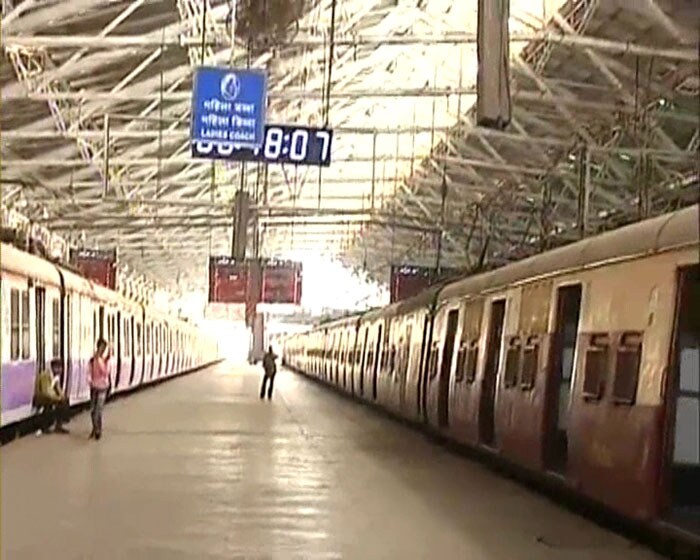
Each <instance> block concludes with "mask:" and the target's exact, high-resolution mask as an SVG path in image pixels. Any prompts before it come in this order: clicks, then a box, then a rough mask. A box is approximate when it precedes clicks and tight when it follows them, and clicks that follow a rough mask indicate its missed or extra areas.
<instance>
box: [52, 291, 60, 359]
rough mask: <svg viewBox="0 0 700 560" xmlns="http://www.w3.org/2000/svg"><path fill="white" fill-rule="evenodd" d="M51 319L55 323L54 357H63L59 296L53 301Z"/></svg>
mask: <svg viewBox="0 0 700 560" xmlns="http://www.w3.org/2000/svg"><path fill="white" fill-rule="evenodd" d="M51 320H52V324H53V337H52V339H53V357H54V358H60V357H61V306H60V305H59V301H58V298H53V301H52V302H51Z"/></svg>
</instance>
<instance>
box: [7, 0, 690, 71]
mask: <svg viewBox="0 0 700 560" xmlns="http://www.w3.org/2000/svg"><path fill="white" fill-rule="evenodd" d="M105 1H106V0H105ZM647 1H652V2H653V0H647ZM531 41H543V42H546V43H551V44H552V45H562V46H568V47H585V48H590V49H596V50H599V51H601V52H606V53H610V54H631V55H635V56H644V57H654V58H663V59H670V60H684V61H689V62H692V61H694V60H695V58H696V57H697V54H696V50H695V49H694V48H693V47H692V46H690V47H681V48H675V49H669V48H661V47H653V46H648V45H643V44H634V43H627V42H624V41H615V40H611V39H602V38H598V37H586V36H579V35H567V34H561V33H552V32H531V33H513V34H512V35H511V42H513V43H524V42H531ZM327 42H328V38H327V37H325V36H317V37H300V38H295V39H294V41H293V43H291V44H289V45H288V47H289V48H294V49H299V48H305V47H306V48H308V47H316V48H318V47H323V46H325V45H326V44H327ZM335 43H336V45H338V46H347V47H357V46H372V47H385V46H399V47H403V46H406V45H459V44H473V43H476V34H475V33H458V32H450V33H446V34H444V35H432V36H431V35H427V36H411V35H410V34H409V35H398V36H372V35H362V34H358V35H350V36H343V35H340V36H339V37H336V39H335ZM202 44H204V45H205V46H207V47H227V48H228V47H229V46H230V38H229V37H227V36H226V35H225V34H218V35H214V36H213V37H210V38H208V39H207V38H206V37H205V38H204V40H202V38H201V36H189V37H183V36H182V35H181V34H180V33H179V32H178V31H177V30H175V31H174V32H171V33H168V34H167V35H166V36H165V37H164V36H163V35H162V34H161V33H151V34H150V35H136V36H128V35H119V36H111V37H106V36H99V35H98V36H95V35H72V36H56V35H34V36H31V35H26V36H25V35H4V36H3V37H2V46H4V47H11V46H12V47H24V48H41V47H43V48H86V47H87V48H92V49H111V48H136V47H140V48H146V49H148V48H153V47H186V48H187V47H189V48H192V47H199V46H201V45H202ZM284 47H285V45H281V46H278V47H277V48H278V49H279V50H280V51H282V52H283V51H284Z"/></svg>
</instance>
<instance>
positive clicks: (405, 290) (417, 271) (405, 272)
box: [390, 265, 459, 303]
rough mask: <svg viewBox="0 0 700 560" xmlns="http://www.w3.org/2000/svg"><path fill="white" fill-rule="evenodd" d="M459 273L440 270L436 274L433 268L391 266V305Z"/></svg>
mask: <svg viewBox="0 0 700 560" xmlns="http://www.w3.org/2000/svg"><path fill="white" fill-rule="evenodd" d="M458 273H459V271H458V270H456V269H452V268H449V269H448V268H442V269H441V270H440V273H439V274H437V273H436V272H435V269H434V268H430V267H425V266H408V265H404V266H392V267H391V280H390V294H391V300H390V301H391V303H394V302H395V301H400V300H402V299H406V298H410V297H413V296H415V295H417V294H418V293H420V292H421V291H422V290H424V289H426V288H428V287H429V286H432V285H433V284H435V283H437V282H440V281H442V280H445V279H447V278H449V277H452V276H455V275H456V274H458Z"/></svg>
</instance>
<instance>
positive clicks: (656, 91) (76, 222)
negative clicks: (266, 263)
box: [0, 0, 700, 289]
mask: <svg viewBox="0 0 700 560" xmlns="http://www.w3.org/2000/svg"><path fill="white" fill-rule="evenodd" d="M477 4H478V2H477V0H473V1H469V2H465V1H464V0H429V1H428V0H337V1H331V0H320V1H319V0H317V1H312V0H307V1H304V0H264V1H263V0H259V1H251V0H248V1H244V0H238V2H235V1H234V2H231V1H229V0H46V1H37V0H3V1H2V8H3V14H2V47H3V54H4V60H3V65H2V74H1V76H0V80H1V82H0V87H1V88H2V90H1V93H2V110H1V116H0V130H1V131H2V160H1V166H2V168H1V172H2V202H3V204H4V205H5V206H6V207H8V208H15V209H17V210H19V211H21V212H22V213H24V214H25V215H26V216H28V217H29V218H31V219H32V220H33V221H34V222H36V223H41V224H44V225H46V226H47V227H49V228H51V229H52V230H53V231H55V232H56V233H58V234H60V235H62V236H64V237H65V238H67V239H69V240H70V241H71V242H72V243H75V244H83V245H85V246H91V247H104V248H112V247H117V249H118V251H119V255H120V258H121V260H122V261H123V262H124V263H126V264H127V265H128V266H129V267H131V268H132V269H134V270H137V271H139V272H142V273H145V274H147V275H149V276H151V277H153V278H154V279H156V280H157V281H158V282H161V283H163V284H164V285H166V286H174V285H177V286H178V287H180V288H181V289H183V288H188V289H191V288H198V289H203V288H204V286H205V285H206V263H207V258H208V256H209V255H217V254H230V251H231V223H232V204H233V199H234V195H235V193H236V191H237V190H238V189H240V188H241V187H242V188H243V189H245V190H247V191H248V192H249V193H250V194H251V196H252V197H253V200H254V208H255V211H256V213H257V216H258V224H259V233H260V235H261V238H262V244H261V248H260V250H261V254H262V255H265V256H275V257H286V258H297V259H300V258H301V259H303V258H304V255H314V256H315V257H316V258H318V257H319V256H321V257H323V258H329V259H331V258H332V259H337V260H340V261H342V262H343V263H345V264H346V265H348V266H350V267H354V268H356V269H358V270H365V271H367V273H368V274H369V275H370V276H371V277H372V278H375V279H377V280H378V281H382V282H386V281H387V279H388V270H389V266H390V265H392V264H405V263H409V264H416V265H425V266H435V265H436V264H438V263H439V264H440V265H441V266H450V267H459V268H466V269H469V270H476V269H479V268H483V267H490V266H498V265H500V264H503V263H505V262H507V261H509V260H513V259H517V258H522V257H523V256H525V255H529V254H532V253H535V252H537V251H541V250H543V249H546V248H547V247H552V246H555V245H558V244H561V243H566V242H569V241H572V240H575V239H578V238H580V237H581V236H583V235H591V234H594V233H596V232H598V231H601V230H604V229H609V228H612V227H616V226H618V225H620V224H623V223H627V222H631V221H634V220H638V219H641V218H644V217H645V216H651V215H655V214H659V213H662V212H666V211H669V210H672V209H674V208H677V207H679V206H681V205H685V204H689V203H692V202H693V201H696V200H697V198H698V179H697V167H696V166H697V153H698V146H699V143H700V139H699V125H698V95H699V90H700V83H699V77H698V48H697V44H698V39H699V38H698V29H699V23H700V4H698V3H696V2H679V1H672V0H635V1H629V0H570V1H566V2H564V1H563V0H510V19H509V31H510V56H511V65H510V82H509V83H510V95H511V99H512V119H511V121H510V124H509V126H508V127H507V128H505V129H503V130H494V129H491V128H484V127H480V126H476V124H475V110H474V105H475V101H476V79H477V68H478V62H477ZM232 38H233V39H234V41H233V46H232ZM201 64H205V65H210V66H218V65H223V66H225V65H232V66H234V67H246V66H248V65H250V67H253V68H261V69H265V70H266V71H267V73H268V76H269V108H268V114H267V120H268V122H275V123H282V124H297V125H306V126H313V127H322V126H324V125H326V124H327V125H328V126H329V127H330V128H332V129H333V130H334V144H333V152H332V165H331V166H330V167H327V168H320V167H302V166H299V167H295V166H292V165H284V166H282V165H269V166H268V167H267V169H266V168H265V166H264V165H259V164H254V163H248V164H246V165H245V166H243V165H241V164H240V163H223V162H218V163H216V164H214V163H212V162H210V161H206V160H200V159H193V158H192V157H191V155H190V143H189V132H190V108H191V90H192V79H193V68H195V67H196V66H199V65H201ZM251 235H252V233H251ZM438 253H439V255H438Z"/></svg>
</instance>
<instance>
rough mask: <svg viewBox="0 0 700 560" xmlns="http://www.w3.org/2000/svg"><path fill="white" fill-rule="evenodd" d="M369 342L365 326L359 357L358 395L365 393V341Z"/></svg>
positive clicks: (367, 330) (367, 328)
mask: <svg viewBox="0 0 700 560" xmlns="http://www.w3.org/2000/svg"><path fill="white" fill-rule="evenodd" d="M368 342H369V327H365V341H364V342H363V343H362V356H361V358H360V372H359V373H360V396H364V394H365V365H366V364H367V357H368V356H367V350H368V348H367V343H368Z"/></svg>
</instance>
